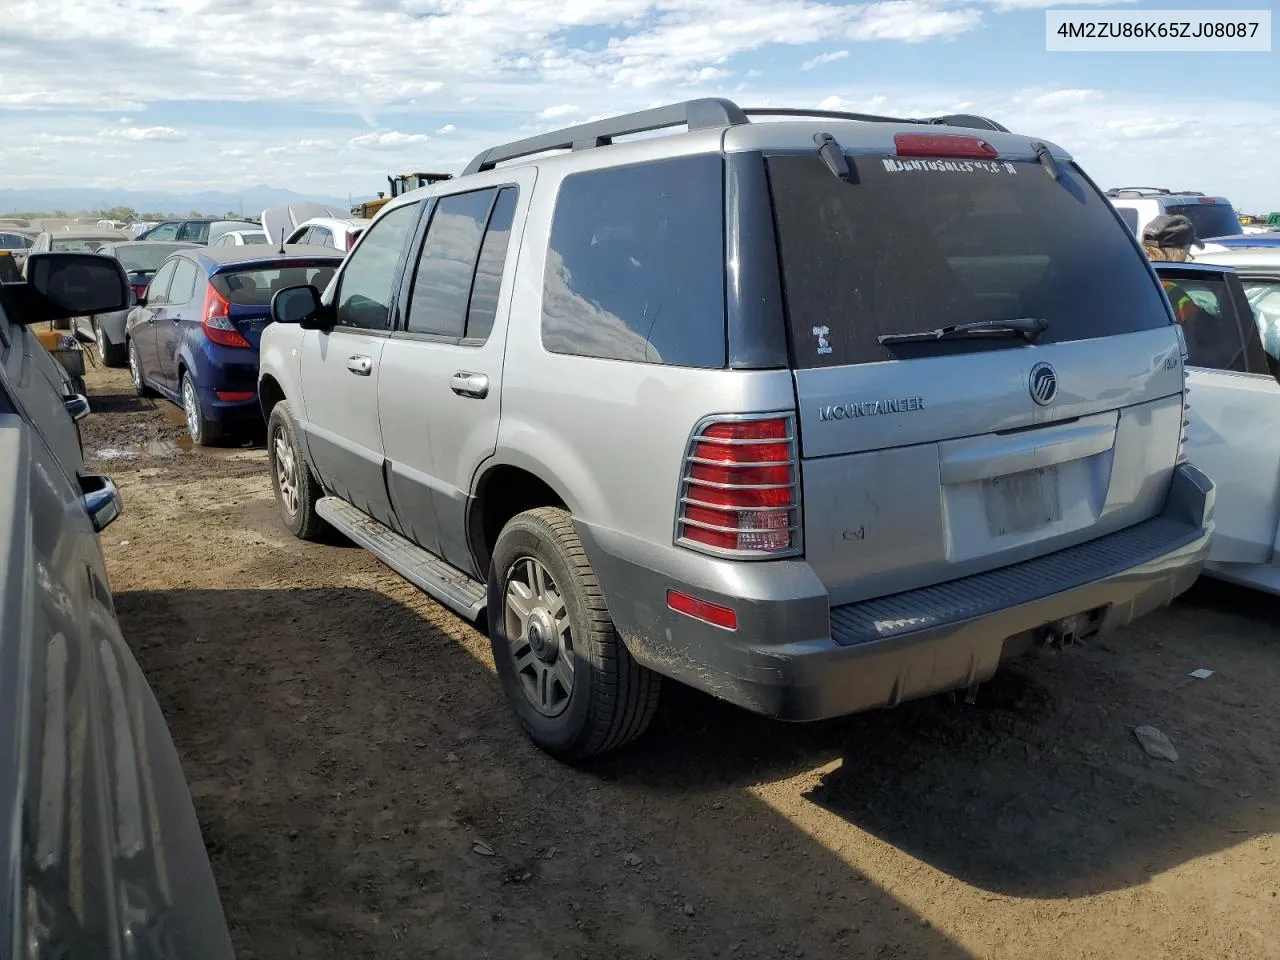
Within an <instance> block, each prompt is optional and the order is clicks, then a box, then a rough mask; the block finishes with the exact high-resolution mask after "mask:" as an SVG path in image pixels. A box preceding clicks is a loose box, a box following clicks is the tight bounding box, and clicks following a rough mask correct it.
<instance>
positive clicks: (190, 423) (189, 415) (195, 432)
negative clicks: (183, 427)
mask: <svg viewBox="0 0 1280 960" xmlns="http://www.w3.org/2000/svg"><path fill="white" fill-rule="evenodd" d="M182 418H183V419H184V420H185V421H186V422H187V433H189V434H190V435H191V439H192V441H193V442H194V443H196V444H199V445H200V446H202V447H207V446H209V444H211V443H216V442H217V441H219V440H221V439H222V424H220V423H218V421H217V420H210V419H209V418H208V417H206V416H205V415H204V404H202V403H201V402H200V391H199V390H197V389H196V382H195V380H193V379H192V378H191V374H190V373H184V374H183V375H182Z"/></svg>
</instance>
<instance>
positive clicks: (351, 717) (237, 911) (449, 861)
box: [116, 588, 969, 960]
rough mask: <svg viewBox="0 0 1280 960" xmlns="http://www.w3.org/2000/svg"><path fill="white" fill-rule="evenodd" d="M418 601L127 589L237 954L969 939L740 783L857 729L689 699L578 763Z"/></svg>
mask: <svg viewBox="0 0 1280 960" xmlns="http://www.w3.org/2000/svg"><path fill="white" fill-rule="evenodd" d="M405 597H406V600H407V602H405V603H402V602H399V601H397V600H395V599H392V598H391V597H388V596H386V595H384V594H382V593H379V592H375V591H370V590H363V589H336V588H335V589H298V590H172V591H136V592H121V593H119V594H117V597H116V602H117V606H118V609H119V616H120V622H121V626H122V628H123V631H124V634H125V636H126V638H127V639H128V641H129V643H130V646H131V647H132V648H133V650H134V651H135V653H136V655H137V657H138V659H139V661H140V663H141V666H142V668H143V670H144V672H145V673H146V675H147V677H148V680H149V681H150V683H151V685H152V687H153V689H154V690H155V692H156V695H157V698H158V700H159V702H160V704H161V706H162V708H163V710H164V714H165V716H166V718H167V720H168V723H169V727H170V730H171V732H172V734H173V737H174V740H175V742H176V743H177V745H178V749H179V752H180V754H181V757H182V762H183V769H184V772H185V774H186V776H187V779H188V782H189V783H190V785H191V789H192V794H193V797H194V799H195V802H196V807H197V811H198V813H199V815H200V820H201V824H202V828H203V831H204V836H205V841H206V843H207V845H208V848H209V850H210V854H211V859H212V861H213V866H214V871H215V874H216V875H217V878H218V881H219V886H220V890H221V894H222V898H223V903H224V907H225V910H226V913H227V916H228V919H229V923H230V926H231V927H232V934H233V938H234V940H235V943H236V948H237V953H238V955H239V956H240V957H241V958H242V960H243V958H253V957H258V958H264V957H285V956H289V957H292V956H317V957H319V956H343V957H363V956H369V957H375V956H376V957H382V958H385V957H405V958H410V957H412V958H415V960H416V958H419V957H422V956H425V955H427V954H428V953H430V954H431V955H434V956H445V957H468V958H470V957H476V956H482V955H483V956H489V957H503V958H507V957H510V958H534V960H536V958H550V957H556V956H558V957H561V958H563V957H601V958H603V957H609V958H617V957H640V958H643V957H704V956H712V955H713V954H719V955H722V956H725V957H736V958H747V957H750V958H756V957H766V956H767V957H770V958H773V957H778V956H791V957H799V956H809V957H813V956H903V957H931V958H944V960H949V958H955V960H961V958H965V957H968V956H969V954H968V953H966V952H965V951H964V950H963V949H961V948H960V947H959V946H958V945H957V944H955V943H954V942H953V941H951V940H950V939H948V938H947V937H946V936H945V935H943V934H942V933H940V932H938V931H936V930H934V929H933V928H931V927H929V926H928V925H927V924H925V923H923V922H922V921H921V920H920V918H919V917H917V916H915V915H914V914H913V913H912V912H911V911H910V910H909V909H908V908H906V907H905V906H903V905H902V904H901V903H900V902H899V901H898V900H896V899H895V898H894V897H893V896H891V895H890V894H888V893H886V892H885V891H883V890H881V889H880V888H878V887H877V886H876V885H875V884H874V883H872V882H870V881H869V880H868V879H867V878H866V877H864V876H863V875H861V874H860V873H859V872H858V871H857V870H856V869H854V868H853V867H851V866H850V865H849V864H848V863H846V862H845V861H844V860H842V859H841V858H840V857H838V856H837V855H835V854H834V853H832V852H831V851H829V850H828V849H827V848H825V847H824V846H822V845H821V844H819V843H817V842H815V841H814V840H813V839H811V838H810V837H809V836H808V835H806V834H805V833H803V832H802V831H801V830H799V829H798V828H796V827H794V826H793V825H792V824H790V823H789V822H788V821H787V820H786V819H785V818H783V817H781V816H779V815H778V814H777V813H776V812H775V811H774V810H773V809H772V808H770V807H769V806H768V805H767V804H765V803H763V802H762V801H760V800H758V799H756V798H754V797H752V796H751V795H750V794H749V793H748V792H747V791H746V790H742V789H734V790H725V789H724V788H725V787H726V786H733V787H741V786H744V785H745V784H746V783H748V782H750V781H752V780H753V779H755V778H757V777H759V776H769V775H771V774H772V773H773V772H776V771H777V770H778V769H780V768H783V767H787V766H798V765H801V764H812V762H813V756H814V753H815V750H818V749H821V748H822V743H823V740H822V738H823V737H824V736H825V737H830V736H832V735H833V733H835V732H836V731H837V729H838V728H835V727H830V726H828V727H827V728H826V732H825V733H818V734H815V732H814V731H813V730H801V729H798V728H790V727H782V726H776V725H768V724H764V723H763V722H760V721H756V720H754V719H752V718H749V717H747V716H746V715H745V714H741V713H738V712H736V711H731V710H728V709H727V708H723V707H720V706H719V705H716V704H713V703H711V702H710V701H704V700H700V699H698V698H694V699H693V700H688V699H687V698H685V699H683V700H682V698H680V697H677V698H676V702H675V704H674V705H673V708H672V710H671V711H669V712H666V713H664V714H663V715H662V720H661V722H660V724H659V730H658V732H657V735H656V736H655V737H653V738H651V739H650V740H649V741H648V743H647V744H646V745H645V746H644V747H643V748H640V749H636V750H629V751H626V752H624V753H623V754H620V755H619V756H617V757H616V758H614V759H613V760H611V761H610V764H611V765H601V764H597V765H596V768H595V769H590V770H575V769H572V768H569V767H566V766H563V765H561V764H559V763H557V762H555V761H553V760H551V759H549V758H548V757H546V756H545V755H543V754H542V753H540V752H539V751H537V750H536V749H534V748H533V747H532V746H531V745H530V744H529V743H528V742H527V741H526V740H525V738H524V737H523V735H522V734H521V733H520V732H519V731H518V730H517V729H516V726H515V724H514V723H512V721H511V719H510V716H509V714H508V712H507V710H506V708H505V705H504V704H503V702H502V699H501V694H500V692H499V689H498V684H497V681H496V678H495V677H494V675H493V673H492V671H491V670H490V669H489V667H488V665H487V664H486V663H485V662H483V659H484V654H483V650H484V648H485V646H486V645H487V642H486V641H484V639H483V638H482V637H480V636H479V635H477V634H476V633H475V631H473V630H471V629H470V628H469V627H466V626H465V625H462V624H460V623H459V622H458V621H457V620H456V619H454V618H453V617H451V616H447V615H443V614H441V613H440V612H439V611H438V608H436V607H435V606H434V605H433V604H431V603H430V602H429V601H427V600H426V599H425V598H422V597H421V596H420V595H418V594H416V593H415V592H413V591H412V590H410V589H408V588H406V589H405ZM682 725H683V726H684V729H680V727H681V726H682ZM846 729H847V728H846ZM748 738H749V739H751V740H753V741H755V742H756V744H757V746H759V747H760V748H761V749H760V751H759V753H755V752H753V751H749V750H748V749H746V748H745V747H744V746H743V741H744V740H746V739H748ZM936 750H937V751H938V752H939V753H942V752H944V751H945V750H946V747H944V746H942V745H939V746H937V747H936ZM917 756H922V754H917ZM646 768H647V769H648V772H644V771H645V769H646ZM901 769H902V768H901V765H900V763H899V762H898V761H893V763H892V764H891V769H890V770H889V771H887V773H886V774H885V775H886V776H887V777H889V778H890V779H891V778H892V777H893V776H894V775H895V771H900V770H901ZM649 786H654V787H659V788H661V789H646V787H649Z"/></svg>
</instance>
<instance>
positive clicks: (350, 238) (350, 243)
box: [347, 233, 360, 250]
mask: <svg viewBox="0 0 1280 960" xmlns="http://www.w3.org/2000/svg"><path fill="white" fill-rule="evenodd" d="M359 239H360V234H358V233H348V234H347V249H348V250H350V249H351V248H352V247H354V246H355V245H356V241H357V240H359Z"/></svg>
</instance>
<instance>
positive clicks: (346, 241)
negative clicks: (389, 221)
mask: <svg viewBox="0 0 1280 960" xmlns="http://www.w3.org/2000/svg"><path fill="white" fill-rule="evenodd" d="M368 225H369V221H368V220H365V219H363V218H362V217H312V218H311V219H310V220H305V221H303V222H302V223H300V224H298V228H297V229H296V230H294V231H293V233H291V234H290V235H289V237H288V239H287V240H285V243H300V244H310V245H311V246H315V247H333V248H334V249H337V250H342V251H344V252H345V251H347V250H350V249H351V248H352V247H354V246H355V245H356V240H358V239H359V238H360V234H362V233H364V228H365V227H367V226H368Z"/></svg>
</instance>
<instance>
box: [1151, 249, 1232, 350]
mask: <svg viewBox="0 0 1280 960" xmlns="http://www.w3.org/2000/svg"><path fill="white" fill-rule="evenodd" d="M1158 273H1159V275H1160V284H1161V286H1163V287H1164V292H1165V295H1166V296H1167V297H1168V298H1169V303H1170V304H1172V305H1173V313H1174V316H1175V317H1176V318H1177V320H1178V323H1179V324H1181V326H1182V335H1183V338H1184V339H1185V340H1186V343H1187V354H1188V362H1189V363H1190V364H1191V366H1193V367H1205V368H1207V369H1210V370H1235V371H1240V372H1243V371H1244V370H1245V352H1244V341H1243V340H1242V339H1241V337H1240V333H1241V331H1240V326H1239V324H1238V323H1237V321H1236V311H1235V307H1234V306H1233V304H1232V301H1231V296H1230V294H1229V292H1228V291H1227V285H1226V282H1225V281H1224V280H1222V278H1221V277H1218V276H1214V275H1210V276H1196V275H1194V274H1193V273H1192V272H1191V271H1185V272H1183V273H1178V272H1170V271H1167V270H1164V269H1161V270H1160V271H1158Z"/></svg>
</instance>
